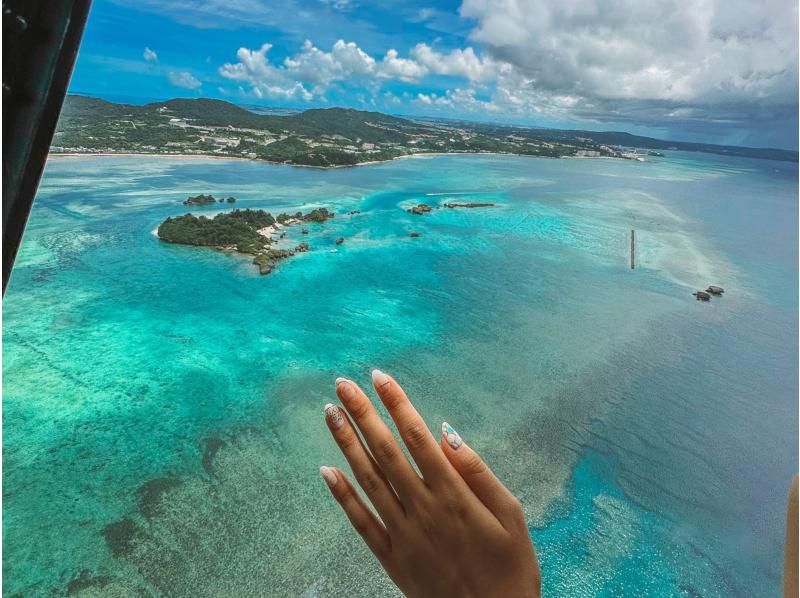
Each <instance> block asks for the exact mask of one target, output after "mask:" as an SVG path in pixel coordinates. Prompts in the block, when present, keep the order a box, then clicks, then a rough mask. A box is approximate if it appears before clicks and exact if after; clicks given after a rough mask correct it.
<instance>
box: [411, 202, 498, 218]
mask: <svg viewBox="0 0 800 598" xmlns="http://www.w3.org/2000/svg"><path fill="white" fill-rule="evenodd" d="M494 206H495V204H493V203H480V202H467V203H445V204H442V205H441V206H439V207H442V208H450V209H453V208H493V207H494ZM439 207H435V206H429V205H428V204H426V203H421V204H417V205H416V206H413V207H411V208H408V209H407V210H406V212H408V213H409V214H416V215H417V216H421V215H422V214H427V213H428V212H432V211H433V210H438V209H439Z"/></svg>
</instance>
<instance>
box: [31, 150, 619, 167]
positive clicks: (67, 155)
mask: <svg viewBox="0 0 800 598" xmlns="http://www.w3.org/2000/svg"><path fill="white" fill-rule="evenodd" d="M95 156H97V157H122V158H134V157H151V158H174V159H181V160H186V159H189V160H206V159H208V160H242V161H245V162H260V163H262V164H274V165H276V166H290V167H293V168H316V169H319V170H333V169H335V168H355V167H358V166H372V165H374V164H387V163H389V162H393V161H395V160H403V159H406V158H424V157H427V156H513V157H517V158H545V159H549V160H561V159H565V158H579V159H581V160H597V159H610V160H624V158H615V157H613V156H558V157H555V156H534V155H531V154H513V153H509V152H415V153H413V154H403V155H402V156H397V157H394V158H390V159H388V160H369V161H366V162H358V163H357V164H333V165H331V166H314V165H311V164H291V163H287V162H275V161H272V160H261V159H259V158H243V157H241V156H220V155H216V156H215V155H212V154H160V153H153V152H50V153H48V154H47V159H48V160H49V159H50V158H85V157H95Z"/></svg>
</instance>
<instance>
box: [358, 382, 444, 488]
mask: <svg viewBox="0 0 800 598" xmlns="http://www.w3.org/2000/svg"><path fill="white" fill-rule="evenodd" d="M372 384H373V385H374V386H375V390H376V391H377V392H378V396H379V397H380V398H381V401H383V404H384V405H385V406H386V409H387V411H388V412H389V415H390V416H391V417H392V419H393V420H394V423H395V424H396V425H397V431H398V432H399V433H400V437H401V438H402V439H403V442H404V443H405V445H406V446H407V447H408V452H409V453H411V456H412V457H413V458H414V462H415V463H416V464H417V467H419V471H420V473H421V474H422V477H423V478H424V479H425V482H426V483H428V484H429V485H435V484H436V482H437V480H442V479H448V478H450V477H451V476H453V475H454V474H455V471H454V470H453V467H452V466H451V465H450V462H449V461H448V460H447V457H445V455H444V453H443V452H442V447H441V446H439V443H438V441H436V439H434V437H433V434H431V431H430V430H429V429H428V426H427V424H426V423H425V420H423V419H422V416H421V415H420V414H419V412H417V410H416V409H415V408H414V405H412V404H411V401H410V400H409V399H408V397H407V396H406V393H405V392H404V391H403V389H402V388H401V387H400V385H399V384H398V383H397V381H396V380H395V379H394V378H392V377H391V376H389V375H388V374H385V373H383V372H382V371H380V370H373V371H372Z"/></svg>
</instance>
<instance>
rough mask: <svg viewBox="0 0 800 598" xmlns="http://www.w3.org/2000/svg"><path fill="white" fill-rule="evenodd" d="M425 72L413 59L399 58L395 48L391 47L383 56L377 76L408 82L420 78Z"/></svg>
mask: <svg viewBox="0 0 800 598" xmlns="http://www.w3.org/2000/svg"><path fill="white" fill-rule="evenodd" d="M427 72H428V71H427V69H426V68H425V67H424V66H422V65H420V64H419V63H417V62H415V61H414V60H410V59H408V58H400V57H399V55H398V53H397V50H395V49H391V50H389V51H388V52H386V55H385V56H384V57H383V61H382V62H381V65H380V69H379V71H378V76H379V77H381V78H384V79H400V80H401V81H406V82H409V83H410V82H413V81H418V80H419V79H422V77H424V76H425V75H426V74H427Z"/></svg>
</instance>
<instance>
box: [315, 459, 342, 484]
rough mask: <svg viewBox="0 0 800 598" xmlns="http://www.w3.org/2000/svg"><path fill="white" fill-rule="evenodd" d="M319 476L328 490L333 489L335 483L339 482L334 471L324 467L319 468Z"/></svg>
mask: <svg viewBox="0 0 800 598" xmlns="http://www.w3.org/2000/svg"><path fill="white" fill-rule="evenodd" d="M319 475H321V476H322V479H323V480H325V483H326V484H327V485H328V488H333V487H334V486H335V485H336V482H338V481H339V478H337V477H336V474H335V473H334V471H333V470H332V469H331V468H330V467H325V466H324V465H323V466H322V467H320V468H319Z"/></svg>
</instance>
